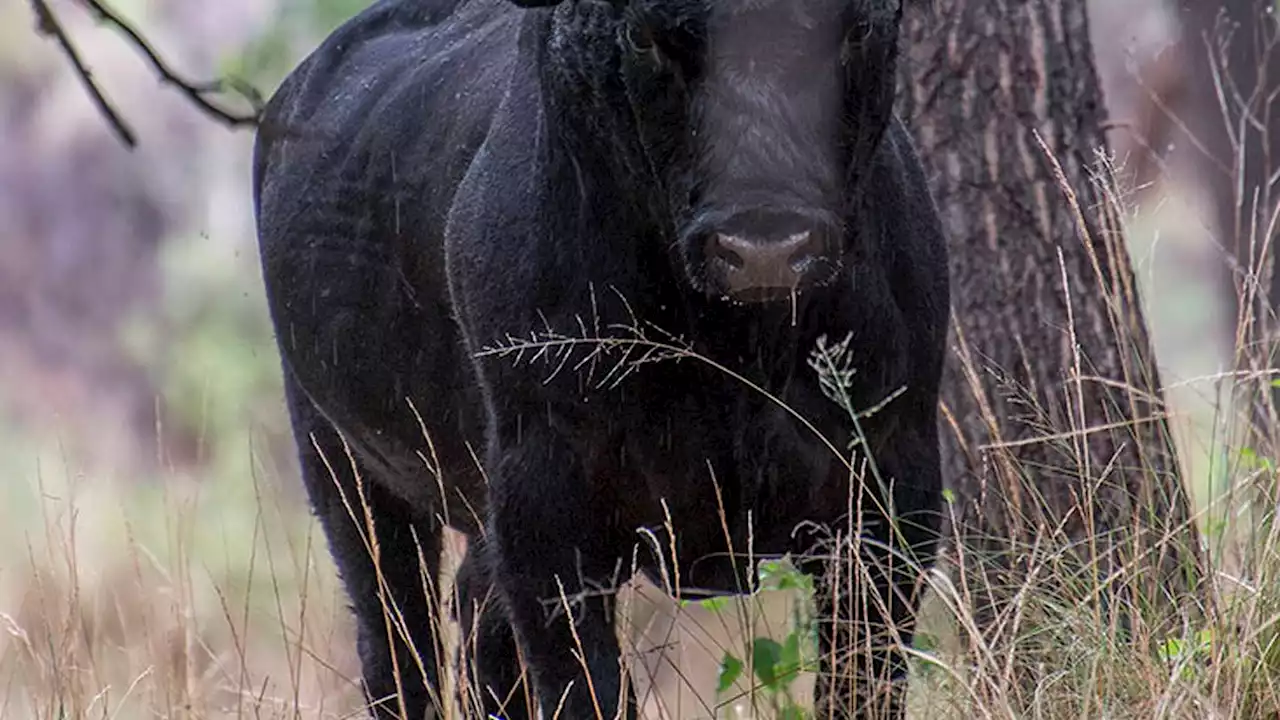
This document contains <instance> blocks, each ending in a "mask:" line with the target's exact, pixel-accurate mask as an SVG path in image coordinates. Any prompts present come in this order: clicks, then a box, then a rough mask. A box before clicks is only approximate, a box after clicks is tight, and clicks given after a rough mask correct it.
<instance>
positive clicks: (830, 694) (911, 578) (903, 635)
mask: <svg viewBox="0 0 1280 720" xmlns="http://www.w3.org/2000/svg"><path fill="white" fill-rule="evenodd" d="M935 427H936V425H934V424H933V423H932V422H922V423H921V425H920V426H916V427H914V428H909V429H907V430H904V431H900V433H899V436H898V438H896V441H895V442H894V443H890V444H889V445H888V447H889V451H888V452H886V453H884V454H883V457H877V458H876V464H877V466H878V471H879V472H878V473H877V474H878V476H879V480H877V479H876V478H874V477H871V476H870V474H869V473H868V474H867V476H866V477H865V478H864V479H863V480H862V482H860V483H856V485H858V486H860V488H859V489H863V490H864V494H863V496H862V498H863V500H862V503H861V510H860V511H859V510H857V509H855V515H856V516H857V517H860V518H861V519H862V521H861V522H858V521H857V520H856V519H855V521H854V522H852V523H846V524H845V526H844V527H841V528H832V530H833V531H837V530H838V533H833V537H832V538H831V539H832V541H833V543H832V545H834V546H832V545H828V546H826V547H823V548H821V550H820V552H818V553H817V555H818V556H820V557H822V560H820V561H818V560H815V561H814V564H813V565H811V566H810V567H811V568H812V570H813V571H814V573H815V574H816V576H817V577H816V580H817V581H816V583H815V591H816V593H815V605H816V607H815V622H816V623H817V626H818V645H819V652H820V656H819V671H818V687H817V697H816V700H817V708H816V710H817V717H818V718H822V719H823V720H826V719H827V718H838V719H843V718H858V719H859V720H901V718H903V717H904V716H905V699H906V678H907V655H906V653H905V652H904V650H903V649H904V648H906V647H909V646H910V645H911V643H912V640H913V638H914V635H915V623H916V613H917V611H918V610H919V607H920V600H921V596H922V594H923V589H924V574H925V572H926V571H927V570H928V569H929V568H930V567H932V565H933V563H934V559H935V556H936V553H937V549H938V544H939V540H940V536H939V528H940V523H941V514H940V510H941V507H940V501H941V487H940V471H939V466H938V452H937V435H936V431H935V430H934V428H935ZM898 448H901V449H902V450H898ZM887 500H891V501H892V502H891V504H889V503H886V501H887ZM855 503H857V500H856V499H855ZM886 511H888V512H887V513H886ZM836 540H838V542H834V541H836Z"/></svg>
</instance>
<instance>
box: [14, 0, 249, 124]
mask: <svg viewBox="0 0 1280 720" xmlns="http://www.w3.org/2000/svg"><path fill="white" fill-rule="evenodd" d="M76 2H77V3H79V4H80V5H81V6H83V7H84V8H85V9H86V10H88V11H89V12H90V13H91V14H92V15H93V16H94V18H95V19H96V20H97V21H98V22H100V23H105V24H107V25H110V26H112V27H114V28H115V29H116V30H118V31H119V32H121V33H123V34H124V36H125V38H126V39H127V40H128V41H129V43H130V44H132V45H133V46H134V47H135V48H136V49H137V50H138V51H140V52H141V53H142V54H143V56H145V57H146V59H147V62H148V63H150V65H151V67H152V68H153V69H154V70H155V71H156V73H157V74H158V75H159V76H160V81H161V82H162V83H165V84H168V85H172V86H173V87H175V88H177V89H178V91H179V92H181V93H182V94H183V95H185V96H186V97H187V99H188V100H190V101H191V102H192V103H194V104H195V105H196V107H198V108H199V109H200V110H201V111H202V112H204V113H205V114H206V115H209V116H210V117H212V118H214V119H215V120H218V121H220V122H222V123H223V124H224V125H227V126H229V127H233V128H234V127H242V126H255V125H257V124H258V119H259V117H260V116H261V114H262V108H263V105H264V102H263V99H262V94H261V93H259V92H258V91H257V89H255V88H254V87H253V86H251V85H250V84H248V83H246V82H244V81H242V80H237V79H234V78H220V79H217V80H213V81H209V82H193V81H190V80H187V79H185V78H183V77H182V76H180V75H179V74H178V73H177V72H176V71H174V70H173V68H171V67H170V66H169V63H168V62H166V61H165V60H164V58H162V57H161V56H160V53H159V52H157V51H156V49H155V48H154V47H152V45H151V43H150V42H148V41H147V39H146V38H145V37H143V35H142V33H141V32H139V31H138V30H137V29H136V28H134V27H133V25H131V24H130V23H129V21H127V20H125V19H124V18H123V17H121V16H120V14H119V13H117V12H116V11H115V10H113V9H112V8H110V7H108V6H107V5H106V4H104V3H103V2H102V0H76ZM31 7H32V10H33V11H34V12H35V14H36V18H37V29H38V30H39V32H40V33H42V34H45V35H49V36H52V37H53V38H55V39H56V40H57V41H58V44H59V45H60V46H61V47H62V50H63V52H64V53H65V54H66V55H67V57H68V58H69V59H70V60H71V63H72V65H73V66H74V67H75V70H76V74H77V75H78V76H79V77H80V80H81V81H82V82H83V83H84V84H85V86H86V87H87V88H88V90H89V94H90V95H91V96H92V97H93V101H94V103H95V104H96V105H97V106H98V110H99V111H100V112H101V113H102V115H103V116H104V117H106V119H107V121H108V122H109V123H110V124H111V127H112V129H114V130H115V133H116V135H117V136H119V137H120V140H121V141H122V142H123V143H124V144H125V145H127V146H128V147H130V148H133V147H135V146H137V144H138V143H137V137H136V136H135V135H134V133H133V131H132V130H131V129H130V128H129V126H128V125H127V124H126V123H125V122H124V120H122V119H121V117H120V113H119V112H118V111H116V109H115V108H114V107H112V105H111V103H110V102H109V101H108V100H107V98H106V96H105V95H104V94H103V92H102V90H101V89H100V88H99V87H98V86H97V84H96V83H95V82H94V80H93V73H92V72H91V71H90V70H89V69H88V67H86V66H85V64H84V61H83V60H82V59H81V58H80V54H79V52H78V51H77V50H76V48H75V46H74V45H73V44H72V43H71V40H70V38H69V37H68V36H67V33H66V31H65V30H64V29H63V28H62V25H61V24H60V23H59V22H58V19H57V17H56V16H55V15H54V13H53V10H52V9H50V7H49V5H48V0H31ZM229 92H230V93H234V94H236V95H239V96H240V97H241V98H243V99H244V100H245V101H247V102H248V103H249V105H250V106H252V108H253V109H252V111H251V112H237V111H235V110H229V109H227V108H224V107H221V106H219V105H217V104H215V103H214V102H213V101H211V100H210V99H209V96H212V95H220V94H224V93H229Z"/></svg>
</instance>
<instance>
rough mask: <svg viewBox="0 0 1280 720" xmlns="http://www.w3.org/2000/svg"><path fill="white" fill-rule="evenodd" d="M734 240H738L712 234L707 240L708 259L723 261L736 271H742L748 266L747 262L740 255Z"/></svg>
mask: <svg viewBox="0 0 1280 720" xmlns="http://www.w3.org/2000/svg"><path fill="white" fill-rule="evenodd" d="M733 240H736V238H731V237H729V236H726V235H722V234H720V233H712V234H711V235H710V237H708V238H707V258H708V259H715V260H721V261H723V262H724V263H726V264H727V265H728V266H729V267H731V268H733V269H734V270H741V269H742V268H743V267H744V266H745V265H746V261H745V260H744V258H743V256H742V255H741V254H739V253H738V251H737V249H736V247H735V243H734V242H733Z"/></svg>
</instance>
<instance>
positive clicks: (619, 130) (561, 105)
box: [530, 3, 654, 198]
mask: <svg viewBox="0 0 1280 720" xmlns="http://www.w3.org/2000/svg"><path fill="white" fill-rule="evenodd" d="M611 13H612V11H611V10H609V9H608V8H607V7H605V6H604V5H603V4H592V3H563V4H561V5H560V6H558V7H557V8H555V9H554V10H552V11H547V12H545V13H543V14H542V17H540V18H537V19H536V20H535V21H534V23H535V25H534V27H533V28H532V30H533V37H531V38H530V41H531V43H532V44H534V45H535V46H536V48H537V51H536V63H537V69H536V73H537V78H538V84H539V91H540V96H541V97H540V102H541V104H542V111H543V113H544V117H545V118H546V122H547V131H548V133H549V135H550V139H551V141H552V142H554V143H556V145H557V147H558V148H559V149H560V150H562V151H563V152H564V153H565V154H566V155H568V156H571V157H572V158H574V160H575V162H577V163H581V164H584V165H590V166H595V167H596V168H597V169H599V170H607V171H608V175H607V177H610V178H616V179H624V178H625V182H626V186H627V187H626V188H625V189H626V190H627V192H628V194H629V195H630V196H631V197H632V198H635V196H636V195H637V194H641V193H643V192H644V191H645V190H647V189H650V188H651V187H652V186H653V183H654V178H653V176H652V173H653V169H652V168H651V167H650V166H649V164H648V161H647V160H646V159H645V156H644V153H643V150H642V149H641V145H640V142H639V136H638V134H637V132H636V124H635V117H634V115H633V113H632V112H631V108H630V105H629V103H628V99H627V94H626V89H625V88H624V86H623V84H622V80H621V76H620V73H619V64H620V54H619V50H618V46H617V22H618V21H617V19H616V18H614V17H612V15H611ZM622 189H623V188H621V187H620V188H619V190H622Z"/></svg>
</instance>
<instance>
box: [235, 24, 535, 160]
mask: <svg viewBox="0 0 1280 720" xmlns="http://www.w3.org/2000/svg"><path fill="white" fill-rule="evenodd" d="M517 25H518V11H515V10H514V9H513V8H512V7H511V6H510V4H509V3H507V2H506V1H505V0H381V1H380V2H378V3H375V4H374V5H372V6H371V7H369V8H367V9H366V10H364V11H363V12H361V13H360V14H358V15H356V16H355V17H353V18H351V19H350V20H348V21H347V22H346V23H344V24H343V25H342V26H340V27H339V28H338V29H336V30H335V31H334V32H333V33H331V34H330V35H329V36H328V37H327V38H326V39H325V40H324V41H323V42H322V43H321V44H320V46H319V47H317V48H316V49H315V50H314V51H313V52H312V53H311V54H310V55H309V56H308V57H307V58H306V59H305V60H303V61H302V63H300V64H299V65H298V67H297V68H296V69H295V70H294V71H293V72H292V73H291V74H290V75H289V76H288V77H287V78H286V79H285V81H284V82H283V83H282V85H281V87H280V88H279V90H277V92H276V93H275V94H274V95H273V96H272V99H271V101H270V102H269V103H268V105H267V109H266V112H265V113H264V115H263V121H262V127H261V128H260V130H259V140H258V145H259V147H258V149H257V153H258V154H259V156H260V158H261V159H260V162H259V164H261V165H266V164H269V163H270V155H271V154H272V151H273V149H277V150H278V149H279V148H280V146H288V151H289V152H288V155H289V157H290V159H291V161H298V160H300V159H304V158H313V159H314V160H316V161H321V160H322V159H328V160H329V161H332V160H334V159H337V158H340V157H342V156H349V155H351V154H353V153H355V154H361V153H364V152H368V151H369V149H370V148H369V147H368V145H369V144H370V143H373V144H380V143H399V144H403V143H404V142H406V141H409V142H412V138H406V137H404V133H405V132H406V131H407V132H415V131H416V132H420V133H430V132H448V130H447V128H442V127H441V125H442V124H448V123H449V122H450V120H451V119H452V118H457V121H459V122H461V121H462V120H463V118H462V117H459V115H460V113H459V112H458V105H459V104H460V103H461V104H463V105H464V107H463V112H465V113H466V115H467V116H466V117H465V120H466V121H468V122H470V123H474V121H476V120H483V119H484V118H483V117H480V118H477V117H475V115H476V114H480V115H482V116H483V115H486V114H491V112H492V108H493V107H495V106H496V104H497V101H498V99H499V98H500V94H501V89H502V76H504V75H505V73H506V71H507V69H508V68H509V66H510V60H511V57H512V55H513V53H514V38H515V33H516V29H517ZM446 110H447V111H448V112H446Z"/></svg>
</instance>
